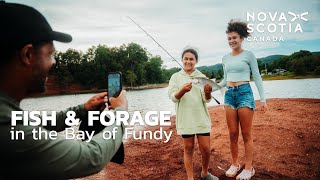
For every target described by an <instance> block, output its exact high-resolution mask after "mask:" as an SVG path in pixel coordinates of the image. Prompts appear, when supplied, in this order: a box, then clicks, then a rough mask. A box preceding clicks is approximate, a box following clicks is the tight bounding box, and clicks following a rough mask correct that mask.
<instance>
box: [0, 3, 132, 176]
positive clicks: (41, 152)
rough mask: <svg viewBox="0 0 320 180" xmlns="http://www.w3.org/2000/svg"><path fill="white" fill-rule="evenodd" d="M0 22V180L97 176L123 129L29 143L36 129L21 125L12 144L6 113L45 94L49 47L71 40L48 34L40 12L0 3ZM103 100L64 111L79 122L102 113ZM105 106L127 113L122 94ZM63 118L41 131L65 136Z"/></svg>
mask: <svg viewBox="0 0 320 180" xmlns="http://www.w3.org/2000/svg"><path fill="white" fill-rule="evenodd" d="M0 22H1V28H0V82H1V83H0V143H1V148H0V157H1V160H2V163H3V164H4V166H3V167H2V169H1V173H0V179H18V178H21V177H22V178H23V179H71V178H78V177H84V176H88V175H92V174H95V173H97V172H99V171H100V170H102V169H103V168H104V167H105V166H106V165H107V164H108V163H109V162H110V160H111V159H112V157H114V155H115V154H116V152H117V150H118V149H119V147H120V146H121V145H122V137H123V133H124V131H123V127H122V126H117V125H116V124H114V125H112V126H109V127H104V129H103V130H104V131H105V130H106V131H110V130H112V129H113V128H115V127H118V131H117V133H116V135H115V137H113V138H111V139H104V138H103V135H102V133H98V134H96V135H95V136H94V137H93V138H92V140H91V141H90V142H85V141H82V142H81V141H76V140H67V139H64V136H57V139H55V140H52V139H50V138H49V139H46V138H44V137H42V138H40V139H38V140H34V139H33V137H32V130H33V129H34V128H37V127H32V126H24V125H23V124H22V123H21V124H17V125H16V126H15V130H19V131H23V132H24V134H25V136H24V140H21V139H20V140H12V138H11V136H10V131H11V130H12V127H11V118H12V115H11V112H12V111H23V110H22V109H21V108H20V107H19V103H20V101H21V100H22V99H24V98H26V97H28V96H29V95H31V94H33V93H40V92H44V91H45V82H46V79H47V75H48V72H49V70H50V69H51V67H52V66H53V65H54V64H55V60H54V58H53V54H54V52H55V48H54V44H53V41H54V40H56V41H60V42H70V41H71V40H72V37H71V36H70V35H68V34H64V33H60V32H56V31H53V30H52V28H51V26H50V25H49V23H48V22H47V20H46V19H45V17H44V16H43V15H42V14H41V13H40V12H38V11H37V10H36V9H34V8H32V7H29V6H25V5H22V4H14V3H6V2H4V1H0ZM106 96H107V93H106V92H104V93H99V94H97V95H95V96H93V97H92V98H90V99H89V100H88V101H87V102H86V103H84V104H82V105H79V106H76V107H72V108H69V109H67V111H74V112H76V114H77V116H78V117H79V118H80V119H82V120H83V119H85V118H87V111H90V110H95V109H97V108H98V107H100V108H101V109H103V108H104V107H105V103H106V102H107V99H106V98H105V97H106ZM109 102H110V104H111V107H112V108H114V109H115V111H124V110H127V108H128V102H127V99H126V96H125V91H122V92H121V93H120V95H119V96H118V97H117V98H110V99H109ZM65 112H66V111H64V112H60V113H57V118H56V120H57V126H53V127H52V126H51V127H49V126H48V127H45V128H47V129H48V130H56V131H62V130H64V128H66V125H65V122H64V120H65V119H66V113H65ZM42 135H43V134H42ZM43 136H44V135H43ZM14 171H17V173H12V172H14Z"/></svg>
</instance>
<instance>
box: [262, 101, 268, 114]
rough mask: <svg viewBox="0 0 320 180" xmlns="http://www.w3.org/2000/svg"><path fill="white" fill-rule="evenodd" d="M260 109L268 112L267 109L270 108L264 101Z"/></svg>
mask: <svg viewBox="0 0 320 180" xmlns="http://www.w3.org/2000/svg"><path fill="white" fill-rule="evenodd" d="M260 110H261V111H262V112H266V111H267V110H269V108H268V106H267V103H266V102H263V103H262V105H261V109H260Z"/></svg>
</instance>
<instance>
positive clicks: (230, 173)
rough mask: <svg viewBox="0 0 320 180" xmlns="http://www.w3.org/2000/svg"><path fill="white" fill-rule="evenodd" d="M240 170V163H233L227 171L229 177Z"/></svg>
mask: <svg viewBox="0 0 320 180" xmlns="http://www.w3.org/2000/svg"><path fill="white" fill-rule="evenodd" d="M239 170H240V164H238V166H234V165H231V166H230V168H229V169H228V170H227V171H226V176H227V177H234V176H235V175H236V174H237V173H238V171H239Z"/></svg>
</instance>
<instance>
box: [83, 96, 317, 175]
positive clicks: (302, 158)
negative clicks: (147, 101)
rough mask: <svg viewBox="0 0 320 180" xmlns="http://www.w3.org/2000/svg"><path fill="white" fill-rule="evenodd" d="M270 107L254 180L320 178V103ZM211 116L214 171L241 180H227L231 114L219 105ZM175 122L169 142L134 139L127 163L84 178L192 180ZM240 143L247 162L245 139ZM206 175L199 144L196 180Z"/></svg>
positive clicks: (258, 128)
mask: <svg viewBox="0 0 320 180" xmlns="http://www.w3.org/2000/svg"><path fill="white" fill-rule="evenodd" d="M256 103H257V105H258V106H259V102H256ZM268 106H269V111H267V112H266V113H262V112H261V111H255V114H254V121H253V138H254V162H253V165H254V168H255V170H256V175H255V176H254V177H253V178H252V179H320V99H269V100H268ZM209 112H210V116H211V120H212V131H211V160H210V165H209V167H210V168H209V171H210V172H211V173H213V174H214V175H217V176H218V177H219V178H220V179H235V178H227V177H225V175H224V173H225V172H224V171H223V170H222V169H227V168H228V166H229V165H230V162H231V155H230V149H229V136H228V130H227V125H226V121H225V110H224V108H223V107H222V106H218V107H210V108H209ZM171 122H172V125H171V126H170V127H163V128H164V129H165V130H166V131H167V132H169V131H172V132H173V135H172V137H171V139H170V141H169V142H168V143H163V141H161V140H154V139H153V140H134V139H130V140H129V141H128V142H127V143H125V155H126V157H125V162H124V164H122V165H117V164H114V163H110V164H109V165H107V166H106V167H105V168H104V169H103V170H102V171H101V172H100V173H98V174H95V175H92V176H88V177H84V178H81V179H89V180H96V179H99V180H100V179H101V180H102V179H116V180H122V179H178V180H179V179H181V180H182V179H186V173H185V169H184V163H183V145H182V139H181V137H180V136H178V135H177V134H176V130H175V117H174V116H173V117H172V118H171ZM146 129H147V130H158V129H159V127H152V128H151V127H147V128H146ZM239 143H240V145H239V155H240V162H241V163H243V162H244V147H243V141H242V138H241V136H240V138H239ZM242 165H243V164H242ZM200 171H201V156H200V151H199V148H198V145H197V144H196V146H195V154H194V174H195V179H200Z"/></svg>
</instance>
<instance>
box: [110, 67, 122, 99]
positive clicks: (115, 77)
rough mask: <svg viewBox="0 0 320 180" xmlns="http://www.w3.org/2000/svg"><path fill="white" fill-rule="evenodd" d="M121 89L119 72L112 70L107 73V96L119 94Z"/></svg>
mask: <svg viewBox="0 0 320 180" xmlns="http://www.w3.org/2000/svg"><path fill="white" fill-rule="evenodd" d="M121 89H122V84H121V73H120V72H113V73H109V74H108V97H109V98H110V97H117V96H119V94H120V92H121Z"/></svg>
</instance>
